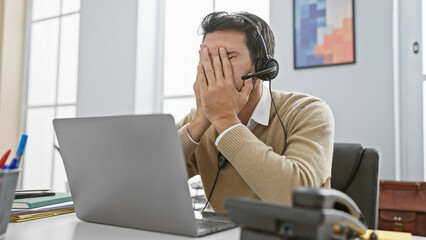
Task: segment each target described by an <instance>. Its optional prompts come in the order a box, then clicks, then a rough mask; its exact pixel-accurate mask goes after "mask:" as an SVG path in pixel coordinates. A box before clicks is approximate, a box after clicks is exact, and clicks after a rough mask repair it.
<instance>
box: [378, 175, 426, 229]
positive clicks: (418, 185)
mask: <svg viewBox="0 0 426 240" xmlns="http://www.w3.org/2000/svg"><path fill="white" fill-rule="evenodd" d="M379 229H380V230H390V231H399V232H411V233H412V234H413V235H417V236H426V182H396V181H380V195H379Z"/></svg>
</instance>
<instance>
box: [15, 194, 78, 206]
mask: <svg viewBox="0 0 426 240" xmlns="http://www.w3.org/2000/svg"><path fill="white" fill-rule="evenodd" d="M69 201H72V198H71V194H69V193H56V194H55V195H54V196H45V197H32V198H20V199H15V200H13V204H12V208H38V207H43V206H47V205H52V204H56V203H63V202H69Z"/></svg>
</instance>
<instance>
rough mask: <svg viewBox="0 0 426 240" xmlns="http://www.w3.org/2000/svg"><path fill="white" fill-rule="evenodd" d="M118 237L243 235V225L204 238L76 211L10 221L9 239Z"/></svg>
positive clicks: (235, 237)
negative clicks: (112, 222) (83, 217)
mask: <svg viewBox="0 0 426 240" xmlns="http://www.w3.org/2000/svg"><path fill="white" fill-rule="evenodd" d="M26 239H43V240H58V239H61V240H93V239H102V240H109V239H111V240H113V239H114V240H117V239H126V240H127V239H129V240H133V239H135V240H136V239H137V240H141V239H155V240H156V239H177V240H181V239H192V240H194V239H197V240H198V239H200V240H205V239H211V240H212V239H217V240H225V239H226V240H228V239H235V240H237V239H240V229H239V228H234V229H230V230H226V231H223V232H219V233H214V234H210V235H207V236H204V237H201V238H193V237H185V236H178V235H171V234H166V233H157V232H150V231H143V230H139V229H131V228H123V227H116V226H109V225H104V224H97V223H88V222H83V221H80V220H79V219H78V218H77V216H76V215H75V213H69V214H65V215H60V216H55V217H50V218H44V219H38V220H33V221H28V222H22V223H9V226H8V227H7V233H6V240H26Z"/></svg>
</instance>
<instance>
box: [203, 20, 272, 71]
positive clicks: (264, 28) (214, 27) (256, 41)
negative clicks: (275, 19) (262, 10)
mask: <svg viewBox="0 0 426 240" xmlns="http://www.w3.org/2000/svg"><path fill="white" fill-rule="evenodd" d="M238 15H243V16H245V17H247V18H249V19H250V20H251V21H252V22H253V23H255V24H256V25H257V27H258V28H259V30H260V33H261V34H262V37H263V39H264V40H265V44H266V48H267V49H268V54H269V56H271V57H273V56H274V49H275V38H274V34H273V33H272V30H271V28H270V27H269V25H268V24H267V23H266V22H265V21H263V19H261V18H260V17H258V16H256V15H254V14H251V13H248V12H238V13H231V14H228V13H227V12H213V13H210V14H209V15H207V16H206V17H205V18H204V19H203V21H202V22H201V25H200V30H201V34H202V35H203V42H204V39H205V38H206V35H207V34H209V33H213V32H216V31H220V30H227V29H234V30H236V31H240V32H243V33H245V41H246V45H247V48H248V50H249V52H250V58H251V61H252V62H253V63H254V64H256V63H257V61H258V60H259V59H260V58H263V59H264V58H265V57H266V56H265V50H264V49H263V45H262V41H261V39H260V37H259V35H258V34H257V32H256V28H255V27H254V26H253V24H251V23H249V22H247V21H246V20H244V19H243V18H242V17H239V16H238Z"/></svg>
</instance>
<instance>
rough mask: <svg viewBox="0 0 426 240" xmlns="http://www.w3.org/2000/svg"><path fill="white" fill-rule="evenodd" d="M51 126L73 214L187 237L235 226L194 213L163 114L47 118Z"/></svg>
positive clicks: (170, 123)
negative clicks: (65, 177)
mask: <svg viewBox="0 0 426 240" xmlns="http://www.w3.org/2000/svg"><path fill="white" fill-rule="evenodd" d="M53 125H54V128H55V131H56V134H57V138H58V143H59V147H60V152H61V155H62V158H63V161H64V166H65V171H66V174H67V177H68V183H69V186H70V190H71V194H72V196H73V201H74V208H75V211H76V215H77V217H78V218H79V219H81V220H84V221H88V222H96V223H103V224H110V225H116V226H123V227H130V228H138V229H144V230H151V231H159V232H166V233H172V234H180V235H188V236H203V235H206V234H209V233H212V232H217V231H221V230H225V229H229V228H233V227H235V226H236V225H235V223H232V222H231V221H230V220H229V218H228V217H227V216H226V215H220V214H214V213H205V214H200V213H196V212H195V213H194V211H193V209H192V202H191V197H190V192H189V187H188V183H187V180H188V173H187V169H186V163H185V159H184V155H183V151H182V147H181V143H180V139H179V136H178V134H177V128H176V125H175V122H174V119H173V117H172V116H171V115H165V114H158V115H129V116H111V117H88V118H72V119H55V120H54V121H53ZM205 225H207V226H205Z"/></svg>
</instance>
